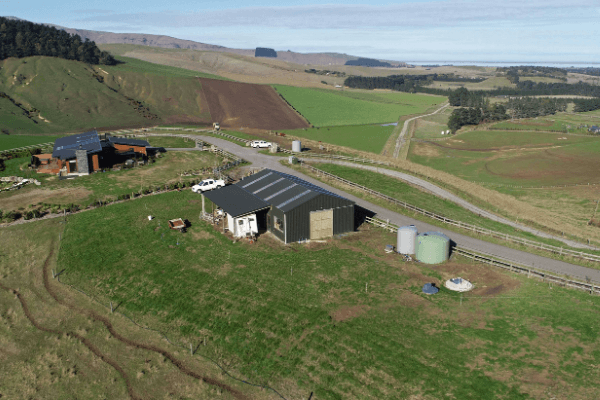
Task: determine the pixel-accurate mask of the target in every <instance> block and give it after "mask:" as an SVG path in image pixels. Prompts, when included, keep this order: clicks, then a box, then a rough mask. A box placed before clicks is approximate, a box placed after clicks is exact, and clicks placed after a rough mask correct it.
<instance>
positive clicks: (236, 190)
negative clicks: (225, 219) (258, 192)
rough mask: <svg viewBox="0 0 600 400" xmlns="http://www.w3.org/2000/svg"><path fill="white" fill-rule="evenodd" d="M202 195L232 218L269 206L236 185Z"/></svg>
mask: <svg viewBox="0 0 600 400" xmlns="http://www.w3.org/2000/svg"><path fill="white" fill-rule="evenodd" d="M204 195H205V196H206V198H208V199H209V200H210V201H212V202H213V203H215V204H216V205H218V206H219V207H221V208H222V209H223V210H225V212H226V213H227V214H229V215H231V216H232V217H234V218H235V217H239V216H242V215H245V214H249V213H252V212H254V211H258V210H262V209H265V208H268V207H269V206H270V204H269V203H267V202H266V201H264V200H262V199H260V198H258V197H256V196H255V195H253V194H252V193H250V192H248V191H247V190H245V189H243V188H241V187H239V186H236V185H230V186H225V187H223V188H221V189H216V190H212V191H209V192H204Z"/></svg>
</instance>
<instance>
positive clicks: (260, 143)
mask: <svg viewBox="0 0 600 400" xmlns="http://www.w3.org/2000/svg"><path fill="white" fill-rule="evenodd" d="M250 146H252V147H254V148H255V149H256V148H257V147H258V148H263V147H271V146H272V144H271V142H265V141H264V140H253V141H252V142H250Z"/></svg>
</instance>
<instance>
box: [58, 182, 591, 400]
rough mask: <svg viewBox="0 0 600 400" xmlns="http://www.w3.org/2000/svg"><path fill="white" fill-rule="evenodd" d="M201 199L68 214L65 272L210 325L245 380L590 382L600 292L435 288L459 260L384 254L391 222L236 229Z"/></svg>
mask: <svg viewBox="0 0 600 400" xmlns="http://www.w3.org/2000/svg"><path fill="white" fill-rule="evenodd" d="M199 199H200V197H199V196H198V195H194V194H193V193H191V192H189V191H187V192H181V193H170V194H164V195H160V196H154V197H151V198H147V199H142V200H139V201H131V202H127V203H123V204H118V205H114V206H110V207H105V208H102V209H98V210H94V211H89V212H85V213H81V214H78V215H73V216H71V217H69V221H68V222H67V225H66V229H65V232H64V235H63V241H62V242H61V250H60V255H59V261H58V262H59V264H60V265H61V266H63V267H64V268H65V272H64V273H63V274H62V275H61V279H62V280H63V281H64V282H66V283H69V284H73V285H75V286H77V287H79V288H81V289H83V290H84V291H86V292H87V293H90V294H91V295H92V296H94V297H95V298H97V299H98V300H99V301H101V302H104V303H106V304H108V302H109V301H112V302H113V303H117V304H121V305H120V310H121V311H122V312H124V313H126V314H127V315H130V316H132V317H133V318H134V319H136V320H141V321H142V322H143V323H150V322H151V323H153V324H155V325H153V326H155V327H158V328H160V329H164V330H166V331H167V333H168V335H171V336H181V337H184V338H186V339H187V340H189V341H191V342H193V343H201V342H202V341H203V340H204V338H206V339H207V345H206V346H201V347H200V348H199V349H198V351H199V352H200V353H201V354H205V355H208V356H211V357H214V358H217V359H218V360H220V361H221V362H222V363H224V364H225V365H227V366H228V368H229V369H230V370H234V371H235V372H236V373H238V374H240V375H242V376H244V377H246V378H247V379H248V380H250V381H258V382H264V383H265V384H269V385H271V386H273V387H278V385H283V384H284V382H285V381H286V380H292V381H294V382H296V383H297V385H298V386H299V387H300V388H301V389H302V390H305V391H306V393H310V392H311V391H313V392H314V393H315V395H316V396H317V398H320V399H353V398H389V399H404V398H409V397H411V396H420V397H423V398H439V399H456V398H460V399H481V398H511V399H526V398H535V397H536V395H535V393H537V390H541V388H546V386H545V384H540V383H538V384H535V383H532V382H531V380H530V379H529V378H530V377H532V376H534V375H535V374H543V375H545V374H551V375H552V376H553V377H554V378H553V379H555V380H556V381H558V382H568V386H566V387H565V389H566V390H567V391H568V392H569V394H571V395H578V394H580V393H585V392H586V391H588V390H593V389H594V388H595V387H596V383H597V380H596V373H595V370H593V369H590V368H589V367H588V364H589V363H590V362H591V363H593V362H594V360H595V359H596V358H597V357H598V356H600V345H599V344H598V343H599V342H598V332H599V330H600V322H598V320H597V319H593V318H592V319H590V318H589V315H590V314H593V313H595V312H596V310H597V308H598V307H599V306H600V299H598V298H597V297H592V296H590V295H589V294H586V293H582V292H577V291H572V290H565V289H561V288H554V289H549V288H548V285H547V284H542V283H540V282H537V281H534V280H528V279H526V278H518V279H516V280H515V278H511V277H510V276H508V275H507V276H506V277H505V278H502V279H504V280H505V281H504V282H505V283H509V284H510V285H515V286H514V287H515V288H514V289H513V290H511V291H509V292H505V293H503V294H502V295H498V296H492V297H489V298H485V297H484V298H479V297H477V296H473V297H470V295H469V294H466V295H464V298H463V300H462V302H461V301H460V296H459V295H456V294H452V293H450V292H448V291H446V290H445V289H442V291H441V293H440V294H439V295H436V296H434V297H427V296H424V295H422V294H420V288H421V286H422V284H423V283H424V282H426V281H431V280H434V281H439V279H440V278H441V277H442V276H446V274H447V271H446V268H450V267H444V266H438V267H428V266H417V265H412V264H404V263H402V262H401V261H400V260H399V259H398V258H394V259H387V258H385V257H384V253H383V251H382V249H383V246H384V244H385V243H387V242H389V241H393V240H394V238H395V237H394V235H391V234H389V235H387V234H385V233H383V231H379V230H376V231H373V232H372V233H371V235H372V236H369V237H368V238H367V237H365V238H363V239H360V238H355V237H354V235H351V236H348V237H345V238H342V239H339V240H337V241H335V242H334V243H331V244H327V245H319V246H316V247H312V248H311V247H310V246H308V247H307V246H301V245H291V246H283V245H279V244H277V243H275V242H270V241H268V240H266V239H259V242H258V243H257V244H254V245H250V244H247V243H240V242H238V243H235V244H234V243H232V241H231V240H229V239H227V238H225V237H224V236H223V235H221V234H220V233H219V232H218V231H215V230H214V229H213V228H212V227H210V226H209V225H207V224H206V223H204V222H200V221H199V220H198V214H199V212H200V207H201V206H200V201H199ZM147 215H153V216H155V219H154V220H152V221H148V219H147V218H146V216H147ZM179 217H181V218H187V219H189V220H190V221H191V223H192V226H191V228H189V231H188V232H187V233H185V234H179V233H177V232H175V231H172V230H169V229H168V228H167V227H166V221H167V220H168V219H171V218H179ZM159 223H160V225H159ZM386 235H387V236H386ZM99 238H101V240H99ZM273 240H274V239H273ZM394 260H395V261H394ZM460 265H463V266H462V267H460V268H462V272H460V273H461V275H462V276H469V274H470V273H473V271H474V270H472V268H473V267H470V266H469V265H470V264H460ZM292 268H293V270H292ZM444 271H446V272H444ZM469 271H471V272H469ZM471 279H473V280H474V282H475V283H476V284H482V282H483V281H478V280H477V279H478V278H471ZM481 279H484V278H481ZM510 282H513V283H510ZM365 283H368V290H367V291H365ZM490 284H491V283H490ZM496 284H497V282H496ZM348 309H352V310H355V311H356V313H355V315H353V317H352V318H348V319H345V320H339V319H338V317H336V318H332V316H336V315H338V314H336V313H337V312H339V311H340V310H348ZM583 348H585V349H586V350H585V351H581V349H583ZM574 352H576V353H577V354H578V356H577V358H573V357H572V355H573V354H574ZM567 388H568V389H567ZM284 395H285V394H284Z"/></svg>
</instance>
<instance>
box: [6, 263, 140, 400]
mask: <svg viewBox="0 0 600 400" xmlns="http://www.w3.org/2000/svg"><path fill="white" fill-rule="evenodd" d="M52 253H53V251H51V254H52ZM0 289H2V290H5V291H7V292H10V293H12V294H14V295H15V296H16V297H17V300H19V303H21V307H22V308H23V312H24V313H25V317H27V319H28V320H29V322H30V323H31V324H32V325H33V326H34V327H35V328H37V329H38V330H40V331H42V332H46V333H52V334H55V335H66V336H67V337H74V338H76V339H77V340H79V341H80V342H81V343H82V344H83V345H84V346H85V347H87V348H88V349H89V350H90V351H91V352H92V353H93V354H94V355H95V356H96V357H98V358H100V359H101V360H102V361H104V362H105V363H107V364H108V365H110V366H111V367H113V368H114V369H115V370H116V371H117V372H118V373H119V375H121V378H123V380H124V381H125V386H127V393H128V394H129V397H130V398H131V399H132V400H143V399H142V398H140V397H138V396H136V395H135V393H134V391H133V388H132V386H131V381H130V379H129V376H128V375H127V373H125V371H124V370H123V368H121V366H119V364H117V362H116V361H114V360H112V359H110V358H109V357H108V356H106V355H105V354H103V353H102V352H101V351H100V350H99V349H98V348H97V347H96V346H94V345H93V344H92V343H91V342H90V341H89V340H88V339H86V338H84V337H83V336H81V335H79V334H77V333H75V332H64V331H61V330H58V329H50V328H46V327H44V326H42V325H40V324H39V323H38V322H37V321H36V320H35V318H33V315H32V314H31V311H29V307H28V306H27V302H26V301H25V299H24V298H23V296H22V295H21V293H19V291H17V290H16V289H11V288H9V287H7V286H4V285H3V284H2V283H0Z"/></svg>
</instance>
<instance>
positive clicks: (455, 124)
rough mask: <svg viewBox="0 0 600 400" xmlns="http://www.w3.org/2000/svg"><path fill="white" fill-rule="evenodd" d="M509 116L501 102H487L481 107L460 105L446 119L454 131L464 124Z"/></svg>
mask: <svg viewBox="0 0 600 400" xmlns="http://www.w3.org/2000/svg"><path fill="white" fill-rule="evenodd" d="M508 118H510V116H509V115H508V114H507V113H506V108H505V107H504V106H503V105H502V104H494V105H493V106H490V105H489V103H487V104H485V105H483V106H481V107H461V108H457V109H455V110H454V111H452V114H451V115H450V118H449V119H448V128H450V130H451V131H452V133H455V132H456V131H457V130H459V129H460V128H461V127H463V126H465V125H479V124H481V123H484V122H494V121H502V120H505V119H508Z"/></svg>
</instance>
